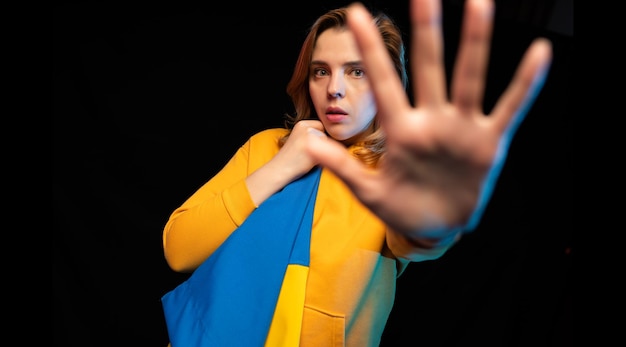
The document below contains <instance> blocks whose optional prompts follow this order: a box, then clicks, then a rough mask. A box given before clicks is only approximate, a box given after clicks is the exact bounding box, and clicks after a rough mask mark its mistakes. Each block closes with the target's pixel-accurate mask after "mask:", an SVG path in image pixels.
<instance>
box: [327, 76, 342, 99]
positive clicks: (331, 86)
mask: <svg viewBox="0 0 626 347" xmlns="http://www.w3.org/2000/svg"><path fill="white" fill-rule="evenodd" d="M345 89H346V88H345V83H344V81H343V78H342V77H341V76H337V75H334V76H333V77H331V78H330V81H329V82H328V96H329V97H331V98H343V97H344V96H346V90H345Z"/></svg>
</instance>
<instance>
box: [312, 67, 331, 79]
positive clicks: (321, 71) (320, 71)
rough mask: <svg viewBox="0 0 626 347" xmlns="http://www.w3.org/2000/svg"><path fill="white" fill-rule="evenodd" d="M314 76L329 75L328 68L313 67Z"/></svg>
mask: <svg viewBox="0 0 626 347" xmlns="http://www.w3.org/2000/svg"><path fill="white" fill-rule="evenodd" d="M313 76H317V77H322V76H328V71H327V70H326V69H323V68H321V67H318V68H315V69H313Z"/></svg>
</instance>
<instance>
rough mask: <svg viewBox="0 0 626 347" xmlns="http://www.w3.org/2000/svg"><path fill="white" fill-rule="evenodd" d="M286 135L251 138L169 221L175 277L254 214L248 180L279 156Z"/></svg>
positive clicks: (168, 253)
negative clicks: (280, 142)
mask: <svg viewBox="0 0 626 347" xmlns="http://www.w3.org/2000/svg"><path fill="white" fill-rule="evenodd" d="M285 131H286V130H284V129H270V130H265V131H262V132H260V133H257V134H255V135H253V136H252V137H251V138H250V139H248V141H246V143H245V144H244V145H242V146H241V147H240V148H239V149H238V150H237V152H236V153H235V154H234V155H233V156H232V157H231V159H230V160H229V161H228V163H227V164H226V165H225V166H224V167H223V168H222V169H221V170H220V171H219V172H218V173H217V174H216V175H215V176H213V177H212V178H211V179H210V180H209V181H208V182H206V183H205V184H204V185H202V186H201V187H200V188H199V189H198V190H197V191H196V192H194V193H193V194H192V195H191V196H190V197H189V198H188V199H187V200H186V201H185V202H184V203H183V204H182V205H181V206H180V207H178V208H177V209H175V210H174V211H173V212H172V214H171V215H170V217H169V219H168V220H167V222H166V224H165V228H164V230H163V249H164V254H165V258H166V260H167V262H168V264H169V266H170V267H171V268H172V269H173V270H174V271H179V272H190V271H193V270H194V269H195V268H197V267H198V266H199V265H200V264H202V262H204V260H206V258H208V257H209V255H211V254H212V253H213V252H214V251H215V250H216V249H217V248H218V247H219V246H220V245H221V244H222V242H224V240H226V239H227V238H228V236H229V235H230V234H231V233H232V232H233V231H234V230H235V229H236V228H237V227H238V226H239V225H241V223H243V221H244V220H245V219H246V218H247V217H248V216H249V215H250V213H252V211H254V210H255V208H256V206H255V205H254V202H253V201H252V199H251V198H250V194H249V192H248V188H247V186H246V183H245V178H246V177H247V176H248V175H249V174H250V173H252V172H253V171H254V170H256V169H257V168H259V167H260V166H262V165H263V164H265V163H266V162H268V161H269V160H270V159H271V158H272V157H273V156H274V155H275V154H276V153H277V152H278V148H279V147H278V139H279V138H280V136H282V134H284V133H285Z"/></svg>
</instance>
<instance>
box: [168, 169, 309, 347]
mask: <svg viewBox="0 0 626 347" xmlns="http://www.w3.org/2000/svg"><path fill="white" fill-rule="evenodd" d="M320 174H321V169H320V168H314V169H313V170H311V172H309V173H308V174H307V175H305V176H303V177H301V178H300V179H298V180H296V181H294V182H292V183H291V184H289V185H287V186H286V187H285V188H284V189H283V190H281V191H280V192H278V193H276V194H274V195H273V196H271V197H270V198H269V199H267V200H266V201H265V202H264V203H263V204H261V206H259V207H258V208H257V209H256V210H255V211H254V212H253V213H252V214H251V215H250V216H249V217H248V218H247V219H246V221H245V222H244V223H243V224H242V225H241V226H240V227H239V228H238V229H237V230H235V231H234V232H233V233H232V234H231V236H230V237H229V238H228V239H227V240H226V241H225V242H224V243H223V244H222V245H221V246H220V247H219V248H218V249H217V250H216V251H215V252H214V253H213V254H212V255H211V256H210V257H209V258H208V259H207V260H206V261H205V262H204V263H202V265H201V266H200V267H198V268H197V269H196V270H195V271H194V273H193V274H192V275H191V276H190V277H189V278H188V279H187V280H186V281H185V282H183V283H181V284H180V285H179V286H177V287H176V288H174V289H173V290H172V291H170V292H168V293H166V294H165V295H164V296H163V297H162V298H161V302H162V305H163V311H164V314H165V321H166V324H167V329H168V334H169V338H170V342H171V344H172V347H194V346H219V347H228V346H236V347H241V346H263V345H264V343H265V339H266V336H267V333H268V330H269V327H270V324H271V321H272V316H273V313H274V308H275V305H276V301H277V300H278V295H279V293H280V288H281V285H282V281H283V277H284V274H285V270H286V269H287V265H288V263H289V261H290V259H293V261H295V263H297V264H300V265H306V266H308V264H309V244H310V237H311V223H312V216H313V209H314V206H315V198H316V195H317V186H318V183H319V177H320ZM286 206H288V208H287V207H286ZM296 239H297V241H296ZM295 243H297V244H298V246H297V247H295V246H294V245H295ZM292 250H293V252H292Z"/></svg>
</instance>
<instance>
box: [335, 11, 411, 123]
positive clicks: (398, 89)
mask: <svg viewBox="0 0 626 347" xmlns="http://www.w3.org/2000/svg"><path fill="white" fill-rule="evenodd" d="M347 22H348V26H349V27H350V29H351V30H352V32H353V34H354V37H355V39H356V42H357V45H358V47H359V50H360V52H361V55H362V59H363V65H364V66H365V69H366V73H367V76H368V78H369V81H370V85H371V87H372V90H373V93H374V97H375V98H376V104H377V107H378V111H379V112H378V114H379V119H380V121H381V124H382V125H383V126H389V125H390V124H385V123H389V122H391V121H393V118H394V116H396V115H400V114H402V110H404V109H406V108H409V107H410V104H409V100H408V97H407V95H406V91H405V90H404V87H403V85H402V82H401V80H400V77H399V76H398V74H397V73H396V70H395V68H394V66H393V63H392V61H391V58H390V57H389V54H388V53H387V49H386V48H385V45H384V43H383V41H382V38H381V35H380V33H379V32H378V29H377V28H376V26H375V25H374V23H373V20H372V16H371V15H370V13H369V12H368V11H367V10H366V9H365V7H364V6H363V5H362V4H361V3H354V4H352V5H350V7H349V8H348V20H347Z"/></svg>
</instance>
